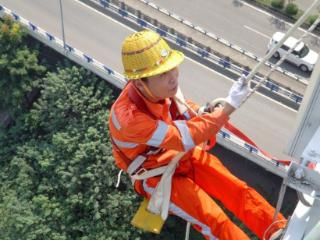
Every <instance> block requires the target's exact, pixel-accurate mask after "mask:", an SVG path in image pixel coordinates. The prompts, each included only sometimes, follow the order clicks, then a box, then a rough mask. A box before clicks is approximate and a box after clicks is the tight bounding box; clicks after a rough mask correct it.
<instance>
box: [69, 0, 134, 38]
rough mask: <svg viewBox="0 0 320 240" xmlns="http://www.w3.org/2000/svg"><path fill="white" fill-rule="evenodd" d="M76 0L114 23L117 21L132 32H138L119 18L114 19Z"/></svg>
mask: <svg viewBox="0 0 320 240" xmlns="http://www.w3.org/2000/svg"><path fill="white" fill-rule="evenodd" d="M75 1H76V2H78V3H79V4H81V5H82V6H84V7H86V8H89V9H90V10H92V11H94V12H95V13H98V14H99V15H101V16H103V17H105V18H107V19H109V20H110V21H112V22H114V23H117V24H120V25H121V26H122V27H124V28H126V29H128V30H130V31H131V32H136V31H135V30H134V29H132V28H131V27H128V26H127V25H125V24H123V23H121V22H118V21H117V20H115V19H113V18H112V17H109V16H108V15H106V14H104V13H102V12H100V11H98V10H97V9H95V8H93V7H91V6H89V5H87V4H85V3H83V2H81V1H80V0H75Z"/></svg>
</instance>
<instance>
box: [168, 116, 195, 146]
mask: <svg viewBox="0 0 320 240" xmlns="http://www.w3.org/2000/svg"><path fill="white" fill-rule="evenodd" d="M173 122H174V124H175V125H176V126H177V128H178V129H179V132H180V134H181V137H182V143H183V147H184V150H185V151H188V150H190V149H191V148H193V147H195V144H194V142H193V140H192V137H191V135H190V131H189V128H188V126H187V123H186V121H184V120H176V121H173Z"/></svg>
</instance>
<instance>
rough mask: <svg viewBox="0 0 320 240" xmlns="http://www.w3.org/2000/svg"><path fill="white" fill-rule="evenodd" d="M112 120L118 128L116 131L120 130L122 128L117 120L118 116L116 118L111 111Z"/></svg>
mask: <svg viewBox="0 0 320 240" xmlns="http://www.w3.org/2000/svg"><path fill="white" fill-rule="evenodd" d="M111 119H112V123H113V125H114V126H115V127H116V129H117V130H120V128H121V126H120V123H119V121H118V119H117V116H116V114H115V112H114V110H112V111H111Z"/></svg>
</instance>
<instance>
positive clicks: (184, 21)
mask: <svg viewBox="0 0 320 240" xmlns="http://www.w3.org/2000/svg"><path fill="white" fill-rule="evenodd" d="M139 1H140V2H142V3H144V4H146V5H148V6H150V7H152V8H154V9H156V10H158V11H159V12H162V13H164V14H166V15H168V16H170V17H172V18H174V19H175V20H177V21H179V22H181V23H183V24H185V25H187V26H189V27H191V28H193V29H195V30H196V31H198V32H201V33H202V34H204V35H207V36H209V37H210V38H212V39H214V40H216V41H218V42H220V43H222V44H224V45H225V46H228V47H230V48H232V49H234V50H236V51H238V52H240V53H242V54H244V55H246V56H248V57H250V58H252V59H254V60H256V61H258V62H260V61H261V58H259V57H258V56H256V55H255V54H253V53H251V52H249V51H247V50H245V49H242V48H241V47H239V46H237V45H235V44H233V43H230V42H229V41H227V40H225V39H223V38H221V37H218V36H217V35H215V34H213V33H210V32H208V31H207V30H205V29H203V28H202V27H199V26H196V25H194V24H193V23H191V22H190V21H188V20H185V19H183V18H181V17H180V16H178V15H176V14H175V13H171V12H169V11H168V10H166V9H164V8H161V7H159V6H157V5H156V4H154V3H152V2H149V1H147V0H139ZM266 65H267V66H268V67H272V66H273V65H274V64H272V63H270V62H269V63H266ZM276 70H277V71H279V72H281V73H282V74H284V75H287V76H289V77H291V78H293V79H295V80H297V81H299V82H301V83H303V84H304V85H307V82H306V81H305V80H304V79H303V78H300V77H299V76H297V75H295V74H293V73H291V72H288V71H286V70H283V69H282V68H281V67H277V68H276Z"/></svg>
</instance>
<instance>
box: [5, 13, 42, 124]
mask: <svg viewBox="0 0 320 240" xmlns="http://www.w3.org/2000/svg"><path fill="white" fill-rule="evenodd" d="M0 29H1V31H0V44H1V49H0V96H1V101H0V110H7V111H9V113H10V115H11V117H13V118H15V117H16V116H17V115H19V114H20V113H21V111H23V110H24V109H25V108H26V106H27V105H29V104H30V101H29V100H30V99H29V96H30V94H31V93H32V91H37V89H38V88H39V81H40V79H41V78H42V77H43V76H44V73H45V71H46V68H45V67H44V66H43V65H42V64H39V61H38V54H37V52H36V51H32V52H31V51H30V50H29V49H28V47H27V46H26V44H25V42H24V39H25V37H26V33H25V31H24V30H23V29H21V26H20V25H19V24H18V23H15V22H13V21H11V20H10V19H9V18H7V19H4V21H1V22H0ZM34 93H35V92H34ZM28 94H29V95H28Z"/></svg>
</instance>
